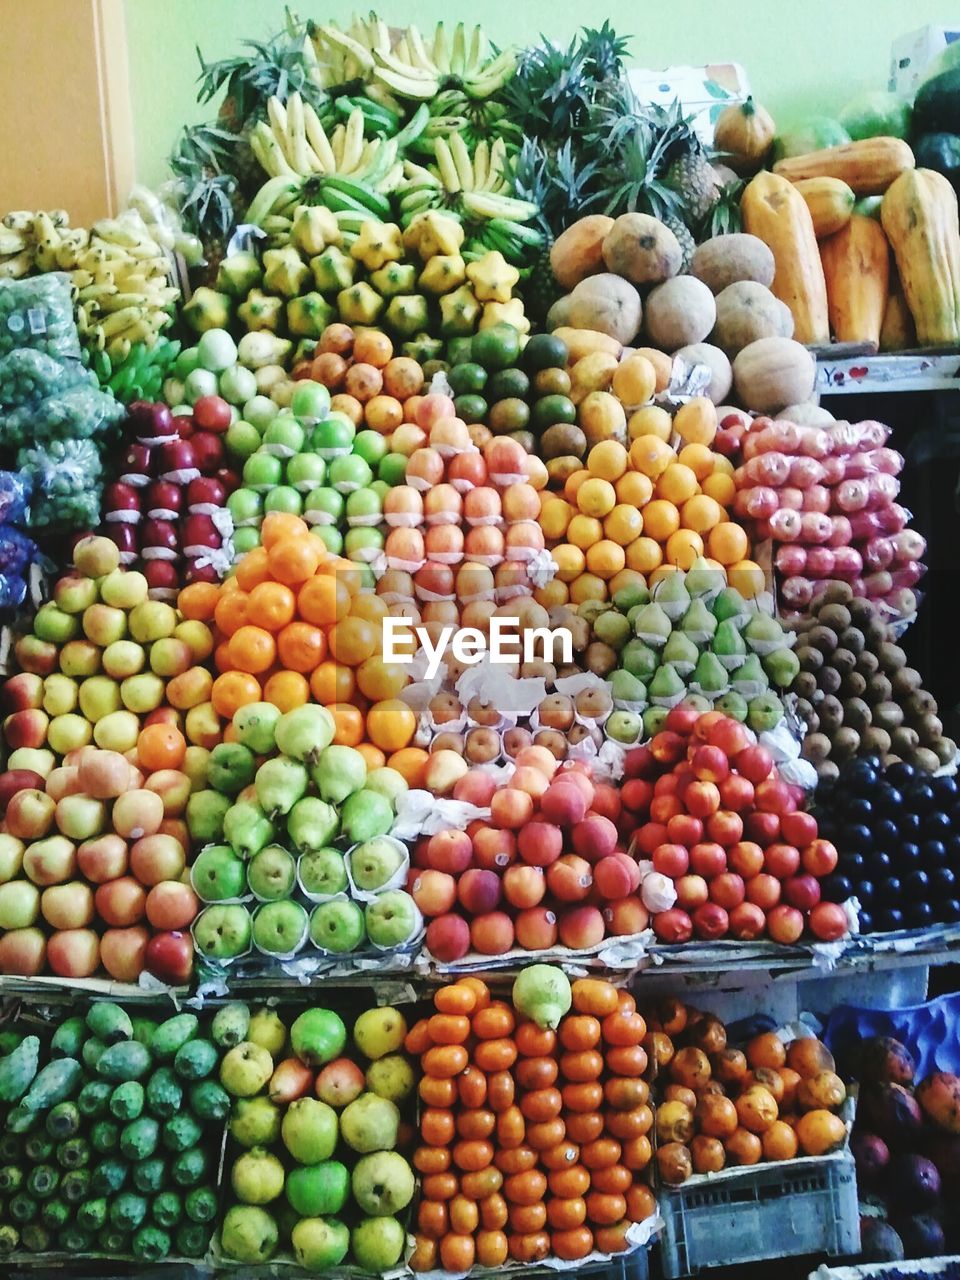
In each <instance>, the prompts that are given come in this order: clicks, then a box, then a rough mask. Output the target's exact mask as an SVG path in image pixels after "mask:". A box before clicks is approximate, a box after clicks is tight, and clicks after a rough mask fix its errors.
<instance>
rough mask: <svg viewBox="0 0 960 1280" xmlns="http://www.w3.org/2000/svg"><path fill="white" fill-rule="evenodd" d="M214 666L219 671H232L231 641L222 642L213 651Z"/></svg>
mask: <svg viewBox="0 0 960 1280" xmlns="http://www.w3.org/2000/svg"><path fill="white" fill-rule="evenodd" d="M213 665H214V666H215V667H216V668H217V670H218V671H232V670H233V666H232V665H231V663H230V641H229V640H221V642H220V643H219V644H218V645H217V647H216V649H214V651H213Z"/></svg>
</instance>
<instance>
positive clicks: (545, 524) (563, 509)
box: [538, 494, 575, 542]
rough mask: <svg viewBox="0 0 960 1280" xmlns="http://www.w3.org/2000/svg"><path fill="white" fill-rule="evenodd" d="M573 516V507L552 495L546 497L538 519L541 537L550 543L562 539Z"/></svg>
mask: <svg viewBox="0 0 960 1280" xmlns="http://www.w3.org/2000/svg"><path fill="white" fill-rule="evenodd" d="M574 514H575V513H574V509H573V507H571V505H570V503H569V502H565V501H564V500H563V498H558V497H556V496H555V495H553V494H550V495H548V496H546V497H545V499H544V502H543V504H542V506H541V508H540V515H539V517H538V523H539V525H540V528H541V529H542V530H543V536H544V537H545V538H547V539H549V540H550V541H551V542H554V541H557V540H559V539H560V538H562V537H564V536H565V535H566V532H567V526H568V525H569V524H570V521H571V520H572V519H573V517H574Z"/></svg>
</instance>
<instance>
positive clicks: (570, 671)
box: [557, 662, 583, 680]
mask: <svg viewBox="0 0 960 1280" xmlns="http://www.w3.org/2000/svg"><path fill="white" fill-rule="evenodd" d="M581 675H583V672H582V671H581V669H580V668H579V667H578V666H577V664H576V663H575V662H568V663H567V665H566V666H564V667H557V680H567V679H569V678H570V676H581Z"/></svg>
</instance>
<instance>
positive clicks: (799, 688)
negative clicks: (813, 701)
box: [793, 671, 817, 698]
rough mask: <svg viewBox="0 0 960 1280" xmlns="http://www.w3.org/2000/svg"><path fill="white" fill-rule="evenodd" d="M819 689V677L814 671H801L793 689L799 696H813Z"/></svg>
mask: <svg viewBox="0 0 960 1280" xmlns="http://www.w3.org/2000/svg"><path fill="white" fill-rule="evenodd" d="M816 689H817V677H816V676H815V675H814V674H813V672H812V671H801V672H800V674H799V675H798V676H797V678H796V680H794V682H793V691H794V693H795V694H796V695H797V697H798V698H812V697H813V695H814V693H815V692H816Z"/></svg>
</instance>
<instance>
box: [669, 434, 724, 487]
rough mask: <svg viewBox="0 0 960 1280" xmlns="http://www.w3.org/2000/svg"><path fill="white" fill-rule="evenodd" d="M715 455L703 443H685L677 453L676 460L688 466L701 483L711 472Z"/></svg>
mask: <svg viewBox="0 0 960 1280" xmlns="http://www.w3.org/2000/svg"><path fill="white" fill-rule="evenodd" d="M715 456H716V455H715V454H714V453H712V452H711V450H710V449H708V448H707V446H706V445H705V444H686V445H684V446H683V448H682V449H681V450H680V452H679V453H678V454H677V461H678V462H680V463H682V464H683V466H685V467H689V468H690V470H691V471H692V472H693V474H694V475H695V476H696V477H697V479H698V480H699V481H700V483H701V484H703V482H704V480H706V478H707V477H708V476H709V475H712V474H713V459H714V457H715Z"/></svg>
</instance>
